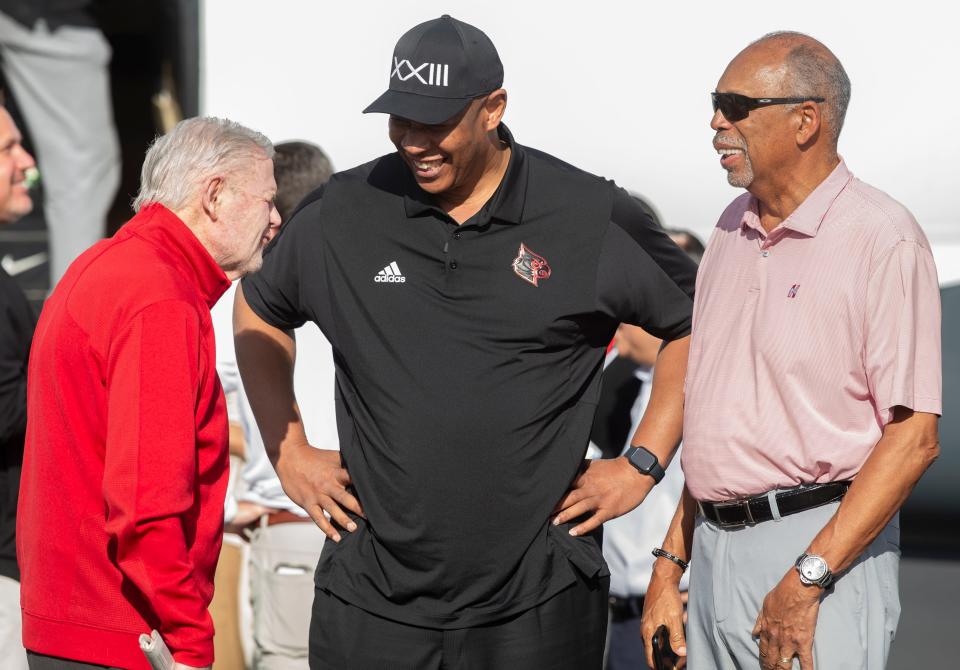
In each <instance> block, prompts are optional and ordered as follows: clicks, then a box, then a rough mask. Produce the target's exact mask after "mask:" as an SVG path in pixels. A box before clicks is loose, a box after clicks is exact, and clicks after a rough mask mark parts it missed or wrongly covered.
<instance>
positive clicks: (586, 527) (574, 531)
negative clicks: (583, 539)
mask: <svg viewBox="0 0 960 670" xmlns="http://www.w3.org/2000/svg"><path fill="white" fill-rule="evenodd" d="M612 518H613V515H612V514H609V513H607V512H603V511H597V513H596V514H594V515H593V516H591V517H590V518H589V519H587V520H586V521H584V522H583V523H581V524H579V525H577V526H574V527H573V528H571V529H570V534H571V535H573V536H574V537H576V536H578V535H586V534H587V533H589V532H590V531H592V530H594V529H596V528H599V527H600V526H601V525H603V524H604V523H606V522H607V521H609V520H610V519H612Z"/></svg>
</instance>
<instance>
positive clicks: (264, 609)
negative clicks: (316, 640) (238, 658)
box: [250, 520, 325, 670]
mask: <svg viewBox="0 0 960 670" xmlns="http://www.w3.org/2000/svg"><path fill="white" fill-rule="evenodd" d="M324 539H325V536H324V534H323V531H321V530H320V529H319V528H317V526H316V524H314V523H313V521H311V520H307V521H306V522H304V523H284V524H277V525H275V526H266V525H263V526H261V527H259V528H257V529H256V530H254V531H253V533H252V534H251V535H250V597H251V600H252V605H253V641H254V651H253V668H254V670H307V667H308V660H307V651H308V642H309V637H310V613H311V611H312V609H313V593H314V584H313V573H314V571H315V570H316V567H317V561H318V560H320V551H321V550H322V549H323V543H324Z"/></svg>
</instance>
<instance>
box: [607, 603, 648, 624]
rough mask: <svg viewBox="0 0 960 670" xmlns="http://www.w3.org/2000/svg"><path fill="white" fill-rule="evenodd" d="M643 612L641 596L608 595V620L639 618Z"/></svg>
mask: <svg viewBox="0 0 960 670" xmlns="http://www.w3.org/2000/svg"><path fill="white" fill-rule="evenodd" d="M642 614H643V596H628V597H626V598H621V597H620V596H610V620H611V621H613V622H614V623H620V622H621V621H626V620H627V619H639V618H640V616H641V615H642Z"/></svg>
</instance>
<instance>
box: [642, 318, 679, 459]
mask: <svg viewBox="0 0 960 670" xmlns="http://www.w3.org/2000/svg"><path fill="white" fill-rule="evenodd" d="M689 350H690V337H689V336H687V337H684V338H681V339H679V340H674V341H672V342H668V343H667V344H666V345H664V347H663V349H661V351H660V354H659V355H658V356H657V364H656V366H655V367H654V372H653V389H652V390H651V392H650V401H649V402H648V403H647V408H646V410H645V411H644V413H643V418H642V419H641V420H640V425H639V426H638V427H637V432H636V433H634V435H633V439H632V440H631V441H630V443H631V444H634V445H641V444H642V445H643V446H644V447H646V448H647V449H649V450H650V451H651V452H653V453H654V454H656V456H657V460H659V461H660V464H661V465H662V466H663V467H667V465H668V464H669V463H670V459H671V458H673V454H674V452H675V451H676V448H677V445H678V444H680V438H681V437H682V435H683V382H684V378H685V377H686V374H687V354H688V352H689Z"/></svg>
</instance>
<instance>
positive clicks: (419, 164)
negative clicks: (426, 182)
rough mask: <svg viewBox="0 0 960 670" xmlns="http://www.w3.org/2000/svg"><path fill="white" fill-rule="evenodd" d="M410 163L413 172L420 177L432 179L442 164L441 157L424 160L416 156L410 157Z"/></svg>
mask: <svg viewBox="0 0 960 670" xmlns="http://www.w3.org/2000/svg"><path fill="white" fill-rule="evenodd" d="M409 160H410V165H411V166H412V167H413V171H414V174H416V176H417V177H420V178H421V179H432V178H433V177H436V176H437V175H438V174H439V173H440V168H441V167H442V166H443V159H442V158H434V159H432V160H428V161H424V160H418V159H416V158H410V159H409Z"/></svg>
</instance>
